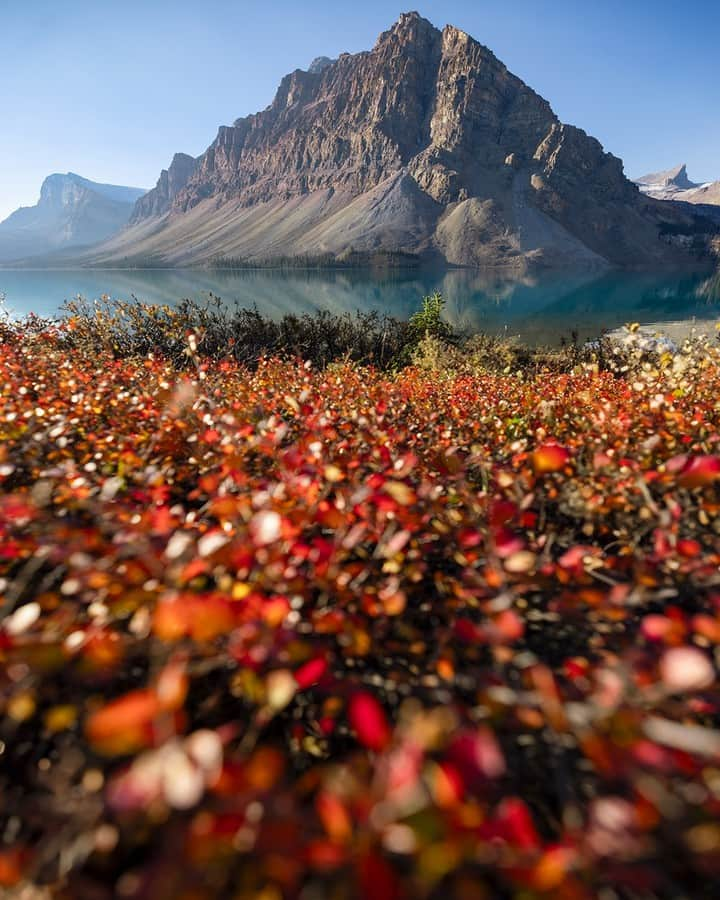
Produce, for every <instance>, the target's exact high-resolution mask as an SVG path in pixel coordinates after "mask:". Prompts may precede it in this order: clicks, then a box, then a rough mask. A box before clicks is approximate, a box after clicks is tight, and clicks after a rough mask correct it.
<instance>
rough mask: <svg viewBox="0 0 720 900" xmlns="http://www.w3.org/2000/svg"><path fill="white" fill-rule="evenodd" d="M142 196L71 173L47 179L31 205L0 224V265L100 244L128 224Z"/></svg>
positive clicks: (132, 189) (135, 190)
mask: <svg viewBox="0 0 720 900" xmlns="http://www.w3.org/2000/svg"><path fill="white" fill-rule="evenodd" d="M144 193H145V191H143V190H142V189H141V188H132V187H122V186H120V185H115V184H97V183H96V182H94V181H89V180H88V179H87V178H82V177H81V176H80V175H75V174H74V173H72V172H68V173H67V175H59V174H57V175H50V176H49V177H48V178H46V179H45V181H44V182H43V184H42V187H41V189H40V199H39V201H38V202H37V204H36V205H35V206H23V207H20V209H18V210H16V211H15V212H14V213H12V215H10V216H8V218H7V219H5V221H3V222H0V262H8V261H11V260H18V259H31V258H33V257H36V256H42V255H44V254H47V253H50V252H53V251H57V250H62V249H65V248H69V247H80V246H87V245H90V244H96V243H98V242H100V241H103V240H105V239H106V238H108V237H110V236H111V235H113V234H115V233H116V232H118V231H119V230H120V229H121V228H122V227H123V226H124V225H126V224H127V222H128V220H129V218H130V214H131V213H132V211H133V207H134V205H135V202H136V201H137V200H138V198H140V197H142V195H143V194H144Z"/></svg>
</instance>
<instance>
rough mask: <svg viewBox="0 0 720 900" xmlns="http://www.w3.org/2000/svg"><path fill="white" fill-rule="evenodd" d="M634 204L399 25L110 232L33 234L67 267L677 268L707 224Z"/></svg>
mask: <svg viewBox="0 0 720 900" xmlns="http://www.w3.org/2000/svg"><path fill="white" fill-rule="evenodd" d="M53 177H56V176H53ZM63 177H65V178H76V176H63ZM653 177H655V176H653ZM658 177H660V176H658ZM678 177H679V175H678ZM80 181H82V180H80ZM46 184H47V182H46ZM84 184H85V185H88V186H89V187H88V188H87V189H88V190H93V191H94V192H95V193H96V194H99V196H100V198H101V199H103V200H104V201H107V203H113V204H120V205H122V203H121V200H119V199H117V198H115V197H110V196H109V195H107V194H104V195H103V194H102V192H100V191H98V188H100V187H102V186H98V185H94V186H93V185H92V183H90V182H85V183H84ZM645 187H646V185H644V186H643V190H642V191H641V190H639V189H638V187H637V186H636V185H635V184H633V183H632V182H631V181H629V180H628V179H627V178H626V177H625V176H624V174H623V167H622V162H621V161H620V160H619V159H617V158H616V157H614V156H612V155H611V154H609V153H606V152H604V150H603V148H602V146H601V145H600V143H599V142H598V141H596V140H595V139H594V138H592V137H589V136H588V135H587V134H586V133H585V132H584V131H581V130H580V129H578V128H575V127H573V126H571V125H565V124H562V123H561V122H560V121H559V120H558V118H557V116H556V115H555V114H554V112H553V110H552V109H551V107H550V105H549V104H548V102H547V101H546V100H544V99H543V98H542V97H540V96H539V95H538V94H537V93H535V92H534V91H533V90H532V89H531V88H529V87H528V86H527V85H526V84H524V83H523V82H522V81H521V80H520V79H519V78H517V77H516V76H515V75H513V74H512V73H511V72H509V71H508V69H507V68H506V67H505V66H504V65H503V64H502V63H501V62H500V61H499V60H498V59H497V58H496V57H495V56H494V55H493V53H492V52H491V51H490V50H489V49H487V48H486V47H484V46H482V45H481V44H479V43H478V42H477V41H475V40H473V38H471V37H470V36H469V35H467V34H466V33H465V32H463V31H461V30H459V29H458V28H455V27H453V26H447V27H445V28H444V29H443V30H442V31H440V30H438V29H437V28H435V27H434V26H433V25H432V24H431V23H430V22H428V21H427V20H425V19H423V18H422V17H421V16H419V15H418V14H417V13H408V14H405V15H402V16H401V17H400V19H399V20H398V21H397V22H396V23H395V25H393V27H392V28H391V29H389V30H388V31H386V32H384V33H383V34H381V35H380V37H379V38H378V41H377V43H376V44H375V47H374V48H373V49H372V50H371V51H366V52H362V53H357V54H352V55H351V54H347V53H346V54H342V55H341V56H340V57H339V58H338V59H336V60H332V59H329V58H327V57H319V58H318V59H316V60H315V61H314V62H313V63H312V65H311V66H310V68H309V70H308V71H302V70H299V69H298V70H296V71H295V72H293V73H291V74H290V75H287V76H286V77H285V78H283V80H282V82H281V84H280V87H279V89H278V92H277V94H276V96H275V99H274V100H273V102H272V103H271V104H270V106H268V107H267V109H265V110H263V111H262V112H259V113H257V114H255V115H251V116H247V117H245V118H242V119H238V120H236V121H235V122H234V123H233V124H232V125H231V126H222V127H221V128H220V129H219V132H218V135H217V137H216V138H215V140H214V141H213V142H212V143H211V144H210V146H209V147H208V149H207V150H206V151H205V153H203V154H202V155H201V156H200V157H198V158H197V159H195V158H193V157H191V156H188V155H186V154H181V153H179V154H176V155H175V157H174V158H173V160H172V162H171V164H170V165H169V167H168V169H166V170H163V171H162V173H161V175H160V177H159V179H158V182H157V185H156V187H155V188H153V190H151V191H149V192H148V193H146V194H144V196H142V197H139V198H138V199H137V202H136V203H135V206H134V208H133V209H132V210H130V209H127V208H126V207H127V204H126V203H125V204H124V208H123V209H122V210H120V209H119V208H118V209H115V214H116V215H117V220H116V223H115V225H114V226H113V224H112V223H111V221H110V218H111V216H110V215H109V214H108V215H107V216H105V217H104V218H103V216H101V215H100V211H99V207H98V208H97V212H96V213H93V214H94V215H95V217H96V219H97V220H98V225H97V226H92V225H91V224H90V222H89V221H87V217H85V218H83V216H84V212H83V210H85V209H86V208H87V209H90V208H92V209H93V210H95V209H96V207H95V206H94V205H93V204H90V203H88V204H87V205H86V204H84V203H83V202H81V203H80V204H79V205H78V208H77V210H76V211H75V212H74V213H73V215H72V217H71V219H72V225H71V226H68V225H62V228H60V226H59V225H58V226H57V227H55V226H50V227H49V228H46V230H45V231H44V232H43V237H42V240H43V241H45V244H46V245H47V243H48V242H49V241H50V240H51V236H52V234H56V235H57V232H58V231H62V233H64V234H67V235H68V238H67V239H63V241H62V242H60V243H56V245H55V246H58V247H60V246H63V247H65V248H66V249H65V253H64V256H63V257H62V259H64V260H65V261H69V260H72V261H73V263H74V264H81V265H112V266H147V265H163V266H194V265H205V264H212V263H220V264H223V263H224V264H230V263H232V262H238V261H245V262H247V261H269V260H273V259H278V258H280V257H324V258H338V257H339V258H342V257H343V256H346V255H347V254H348V253H351V252H352V253H354V254H359V255H360V256H364V255H365V256H368V257H372V256H373V255H378V254H383V253H403V254H412V255H413V256H414V257H417V258H421V259H432V260H437V261H440V262H445V263H449V264H454V265H470V266H484V265H490V266H498V265H501V266H512V267H516V268H526V267H528V266H530V265H533V264H541V265H550V266H578V265H582V266H603V265H608V264H612V265H616V266H621V267H640V266H646V265H657V264H660V263H682V262H684V261H687V259H688V247H689V245H690V240H689V239H690V236H693V235H697V234H698V233H700V234H702V235H704V234H705V233H706V231H708V230H709V228H710V226H707V225H702V226H699V225H698V221H699V219H698V217H699V216H703V215H710V214H711V213H707V212H706V210H707V209H708V208H709V207H707V205H705V206H702V207H696V206H691V205H690V204H689V203H685V202H673V203H668V202H663V199H657V198H656V196H655V195H654V193H653V192H651V191H645ZM694 189H695V187H694V186H693V187H689V188H687V190H694ZM69 190H70V189H69ZM72 190H75V188H72ZM72 190H71V192H72ZM78 190H79V188H78ZM117 190H119V191H123V190H124V191H127V190H130V189H117ZM682 190H683V191H684V190H686V189H685V188H682ZM123 198H124V199H127V195H123ZM672 199H675V198H674V197H673V198H672ZM681 199H683V200H684V199H686V198H684V197H683V198H681ZM122 202H124V200H123V201H122ZM697 202H698V203H703V204H707V203H708V201H707V200H702V201H697ZM40 207H43V200H42V198H41V203H40V204H38V207H35V208H34V209H35V210H39V209H40ZM48 209H49V208H48ZM20 213H23V214H25V213H26V211H22V210H21V211H19V212H18V213H16V214H14V216H11V217H10V219H9V220H7V221H6V222H5V223H3V224H2V225H0V234H2V233H3V230H4V229H6V227H8V226H9V223H10V222H11V221H12V220H13V218H14V217H15V216H18V215H19V214H20ZM123 217H124V218H123ZM41 218H42V217H41ZM121 219H122V221H120V220H121ZM49 221H50V218H49V216H48V217H45V218H43V222H49ZM57 221H58V222H60V221H61V220H60V218H58V219H57ZM703 221H705V220H703ZM80 222H81V223H82V227H81V225H80ZM126 223H127V224H126ZM123 226H125V227H123ZM45 227H46V226H45V224H44V225H43V228H45ZM53 227H55V231H53ZM93 227H95V231H94V232H93ZM713 227H714V226H713ZM15 229H16V226H15V225H13V226H12V227H11V228H9V231H10V232H13V231H14V230H15ZM26 233H28V232H27V231H26ZM106 238H109V239H107V240H106ZM90 241H93V242H94V244H95V246H93V247H92V248H89V249H86V250H83V251H68V250H67V248H69V247H71V246H72V245H73V244H74V245H75V246H77V245H79V244H81V243H83V242H84V243H89V242H90ZM41 243H42V241H41ZM16 246H17V245H16ZM28 246H29V244H28ZM697 250H698V246H697V241H696V242H695V244H694V245H693V252H695V253H696V252H697ZM25 252H28V253H29V251H23V253H25ZM36 252H38V253H46V252H47V250H46V249H41V250H38V251H36ZM0 254H4V255H0V259H3V258H4V259H9V258H11V257H10V256H8V255H7V252H6V251H2V250H0ZM58 258H59V257H58Z"/></svg>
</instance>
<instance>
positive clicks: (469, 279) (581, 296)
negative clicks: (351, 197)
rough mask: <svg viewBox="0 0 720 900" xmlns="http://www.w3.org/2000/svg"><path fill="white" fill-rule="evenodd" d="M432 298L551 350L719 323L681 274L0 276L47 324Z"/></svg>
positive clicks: (371, 305)
mask: <svg viewBox="0 0 720 900" xmlns="http://www.w3.org/2000/svg"><path fill="white" fill-rule="evenodd" d="M433 291H440V292H441V293H442V294H443V295H444V297H445V298H446V300H447V307H446V316H447V318H448V319H449V320H450V321H451V322H452V323H453V324H455V325H459V326H463V327H466V328H470V329H473V330H475V331H484V332H487V333H493V334H508V335H517V336H518V337H520V338H521V339H523V340H525V341H528V342H530V343H533V344H553V345H556V344H558V343H560V341H561V340H562V339H563V338H568V337H570V335H571V333H572V332H573V331H576V332H577V333H578V336H579V337H580V339H582V340H585V339H591V338H594V337H597V336H598V335H599V334H601V333H602V332H604V331H607V330H612V329H615V328H618V327H621V326H622V325H624V324H625V323H627V322H631V321H632V322H640V323H641V324H642V325H645V326H647V327H648V328H649V329H652V330H664V331H667V332H668V333H672V334H674V335H675V336H680V335H682V334H684V333H687V332H689V331H690V329H691V328H693V327H694V326H697V327H698V328H699V330H703V331H712V330H714V324H715V322H716V321H717V320H718V319H720V278H719V277H718V276H715V277H714V278H708V276H707V275H704V276H700V275H692V274H688V273H677V274H668V273H663V274H661V275H651V274H646V273H643V274H639V273H631V274H628V273H616V272H613V273H605V274H600V275H598V274H597V273H592V274H591V273H587V274H574V275H567V274H564V275H562V276H559V275H546V276H537V277H536V276H526V277H513V276H510V275H507V274H505V273H498V272H479V271H475V270H466V269H455V270H450V271H448V270H442V271H434V270H431V271H425V270H402V271H392V272H389V273H380V274H379V273H376V272H375V273H373V272H367V271H359V270H342V271H339V270H335V271H305V270H282V271H281V270H267V269H264V270H251V271H240V272H222V271H210V270H173V269H168V270H166V269H147V270H129V269H118V270H91V269H83V270H78V271H67V270H59V271H28V270H24V271H19V270H0V294H4V295H5V297H6V300H5V306H6V308H7V309H8V310H9V311H10V312H11V313H12V314H13V315H22V314H26V313H29V312H35V313H38V314H40V315H44V316H55V315H58V314H59V312H60V308H61V306H62V304H63V302H64V301H66V300H68V299H71V298H73V297H76V296H77V295H82V296H83V297H85V298H87V299H95V298H98V297H100V296H101V295H103V294H106V295H109V296H110V297H113V298H115V299H125V300H127V299H131V298H132V297H133V296H135V297H137V298H138V299H140V300H143V301H147V302H149V303H168V304H174V303H176V302H177V301H178V300H180V299H182V298H185V297H188V298H193V299H196V300H202V299H203V298H207V296H208V295H209V294H214V295H216V296H219V297H221V298H222V300H223V301H224V302H226V303H228V304H232V303H239V304H240V305H241V306H252V305H256V306H257V308H258V309H259V310H260V311H261V312H263V313H265V314H267V315H271V316H274V317H277V316H280V315H282V314H283V313H286V312H294V313H302V312H310V311H313V310H315V309H320V308H322V309H329V310H332V311H333V312H338V313H339V312H353V311H355V310H356V309H363V310H367V309H377V310H379V311H382V312H387V313H390V314H392V315H394V316H397V317H400V318H406V317H408V316H410V315H411V314H412V313H413V312H414V311H415V310H416V309H417V308H418V306H419V304H420V301H421V299H422V297H423V296H424V295H426V294H429V293H432V292H433Z"/></svg>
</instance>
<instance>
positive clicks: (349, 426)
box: [0, 325, 720, 900]
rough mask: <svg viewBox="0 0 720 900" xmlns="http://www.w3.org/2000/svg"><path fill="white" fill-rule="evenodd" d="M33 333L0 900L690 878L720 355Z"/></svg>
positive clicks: (669, 894)
mask: <svg viewBox="0 0 720 900" xmlns="http://www.w3.org/2000/svg"><path fill="white" fill-rule="evenodd" d="M67 329H68V326H67V325H66V326H63V327H62V328H51V329H48V328H47V327H44V326H42V327H41V326H37V327H30V326H26V327H20V326H17V327H11V326H7V325H6V326H4V328H3V331H2V335H1V337H2V341H1V343H0V391H1V392H2V399H1V404H2V414H1V416H0V440H1V444H0V604H1V606H2V616H3V618H2V624H1V625H0V711H1V712H2V718H1V720H0V842H1V848H0V885H2V890H3V892H4V893H3V896H7V897H11V898H12V897H32V898H35V897H45V896H47V897H61V898H81V900H95V898H97V900H106V898H112V897H119V898H131V900H132V898H137V900H139V898H153V900H165V898H173V900H175V898H182V900H204V898H221V897H222V898H238V900H239V898H251V897H252V898H256V897H260V898H263V900H281V898H294V897H302V898H306V900H315V898H325V897H327V898H345V897H358V898H360V897H372V898H378V900H400V898H415V897H417V898H434V897H443V898H459V900H466V898H467V900H471V898H472V900H474V898H482V900H490V898H495V897H514V898H536V897H559V898H567V900H583V898H592V897H602V898H606V900H612V898H616V897H623V898H624V897H627V898H655V897H658V898H684V897H687V898H691V897H692V898H697V897H711V896H716V893H715V891H716V886H717V880H718V878H720V824H719V814H720V720H719V715H718V709H719V704H720V691H719V690H718V683H717V664H718V644H719V642H720V571H719V569H718V565H719V564H720V493H719V492H718V485H719V481H718V479H719V478H720V448H718V442H719V441H720V433H719V431H718V425H719V424H720V413H719V409H720V355H719V354H718V352H717V351H716V350H714V349H713V348H711V347H709V346H703V347H695V348H687V349H685V350H683V351H681V352H678V353H669V352H666V353H664V354H663V353H656V354H647V353H645V354H643V353H640V352H638V354H636V355H635V357H633V356H632V354H630V356H627V355H626V356H623V357H619V362H618V365H617V366H615V367H614V369H613V367H612V366H605V365H603V366H599V365H597V364H596V363H594V362H593V360H592V359H591V358H589V359H586V360H584V361H579V362H578V364H577V365H576V366H575V368H574V369H573V370H571V371H568V372H565V373H562V372H553V373H551V374H548V373H547V372H545V373H543V372H542V371H537V372H536V371H533V372H524V373H516V372H509V373H507V374H487V373H486V372H484V371H483V370H482V368H480V367H478V368H476V369H475V370H473V369H472V367H467V366H466V367H465V368H463V367H462V366H460V367H458V368H455V369H453V368H449V369H448V368H446V369H440V368H438V367H433V365H431V364H427V362H426V364H424V365H415V366H410V367H407V368H404V369H402V370H399V371H397V372H387V373H382V372H380V371H379V370H377V369H371V368H362V367H360V366H358V365H356V364H353V363H338V364H333V365H330V366H328V367H326V368H324V369H322V370H320V369H316V368H315V367H312V366H308V365H306V364H303V363H302V362H289V361H279V360H275V361H272V360H268V361H263V362H261V363H260V364H259V365H258V366H257V367H256V368H254V369H253V370H250V369H246V368H243V367H241V366H240V365H238V364H237V363H236V362H234V361H231V360H226V361H224V362H223V361H218V360H213V361H208V360H207V359H205V358H204V357H203V347H202V337H201V336H200V338H198V336H196V335H190V336H186V345H187V346H186V356H185V360H186V362H185V363H182V362H178V361H172V360H168V359H167V357H162V356H160V355H158V354H154V355H150V356H146V357H145V358H141V357H133V356H128V357H124V356H122V355H118V354H117V353H113V352H111V351H110V350H103V349H99V350H97V349H96V350H88V349H86V350H85V351H84V352H79V350H78V347H77V345H74V344H73V340H72V334H71V331H70V332H68V330H67Z"/></svg>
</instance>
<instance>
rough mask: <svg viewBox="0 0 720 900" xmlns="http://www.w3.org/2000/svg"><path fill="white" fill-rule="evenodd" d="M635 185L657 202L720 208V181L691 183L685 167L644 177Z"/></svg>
mask: <svg viewBox="0 0 720 900" xmlns="http://www.w3.org/2000/svg"><path fill="white" fill-rule="evenodd" d="M635 183H636V184H637V185H638V187H639V188H640V190H641V191H642V192H643V194H646V195H647V196H648V197H654V198H655V199H657V200H681V201H682V202H684V203H694V204H701V205H702V204H710V205H718V206H720V181H711V182H707V183H706V184H697V183H696V182H694V181H690V179H689V178H688V174H687V167H686V166H685V165H682V166H676V167H675V168H674V169H668V171H667V172H655V173H654V174H652V175H643V176H642V178H637V179H636V180H635Z"/></svg>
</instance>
